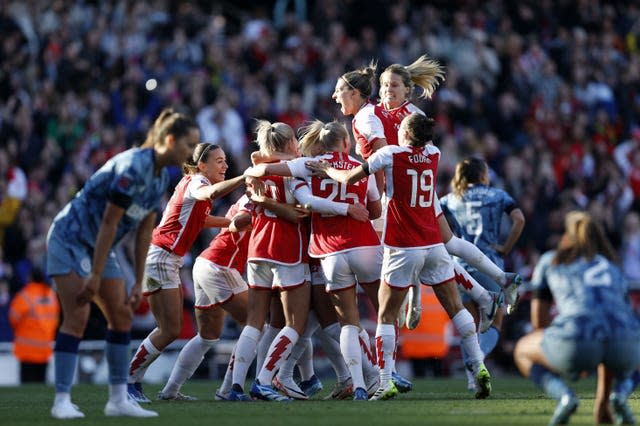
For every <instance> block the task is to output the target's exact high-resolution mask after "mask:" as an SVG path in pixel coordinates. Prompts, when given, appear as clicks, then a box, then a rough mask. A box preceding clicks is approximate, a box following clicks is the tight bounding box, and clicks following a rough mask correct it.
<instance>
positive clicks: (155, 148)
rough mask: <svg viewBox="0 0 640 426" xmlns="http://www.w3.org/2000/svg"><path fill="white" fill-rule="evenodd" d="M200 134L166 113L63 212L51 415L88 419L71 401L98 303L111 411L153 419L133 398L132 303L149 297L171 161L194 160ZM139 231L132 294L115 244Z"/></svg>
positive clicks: (50, 264) (51, 268) (57, 231)
mask: <svg viewBox="0 0 640 426" xmlns="http://www.w3.org/2000/svg"><path fill="white" fill-rule="evenodd" d="M199 137H200V133H199V131H198V127H197V125H196V123H195V122H194V121H193V119H192V118H190V117H188V116H186V115H184V114H180V113H177V112H175V111H173V110H171V109H165V110H163V111H162V112H161V113H160V115H159V116H158V118H157V119H156V120H155V122H154V123H153V126H152V127H151V129H150V130H149V132H148V134H147V139H146V140H145V142H144V144H143V145H142V146H141V147H140V148H132V149H129V150H127V151H125V152H123V153H121V154H118V155H116V156H115V157H113V158H112V159H110V160H109V161H107V163H106V164H105V165H104V166H102V167H101V168H100V169H99V170H98V171H97V172H96V173H94V174H93V176H91V177H90V178H89V180H88V181H87V182H86V183H85V185H84V187H83V188H82V190H81V191H80V192H78V194H77V195H76V196H75V198H74V199H73V200H71V202H69V204H67V205H66V206H65V208H64V209H63V210H62V211H61V212H60V213H58V215H57V216H56V217H55V219H54V221H53V224H52V225H51V228H50V230H49V234H48V236H47V272H48V273H49V275H51V276H52V278H53V281H54V282H55V285H56V291H57V293H58V296H59V297H60V304H61V306H62V312H63V321H62V325H61V326H60V330H59V332H58V336H57V337H56V346H55V352H54V360H55V399H54V402H53V407H52V408H51V416H52V417H54V418H57V419H74V418H83V417H84V413H83V412H82V411H80V409H79V408H78V406H77V405H75V404H73V403H72V402H71V394H70V393H71V385H72V384H73V380H74V377H75V372H76V366H77V363H78V346H79V344H80V340H81V339H82V335H83V334H84V330H85V328H86V326H87V321H88V319H89V311H90V302H91V301H94V302H95V303H96V304H97V305H98V307H99V308H100V310H101V311H102V313H103V314H104V316H105V317H106V319H107V323H108V328H107V334H106V341H107V343H106V347H105V354H106V358H107V361H108V364H109V401H108V402H107V405H106V406H105V408H104V413H105V414H106V415H107V416H132V417H153V416H157V415H158V414H157V413H156V412H155V411H149V410H144V409H142V408H141V407H140V406H139V405H138V404H137V403H136V402H135V401H131V400H129V399H128V398H127V365H128V361H129V342H130V339H131V337H130V332H131V318H132V309H131V308H132V306H133V307H134V308H135V307H137V305H138V304H139V303H140V300H141V295H142V294H141V287H142V281H143V272H144V263H145V259H146V256H147V250H148V248H149V240H150V238H151V231H152V230H153V227H154V225H155V221H156V213H157V212H158V211H159V210H160V200H161V199H162V195H163V193H164V192H165V191H166V190H167V187H168V186H169V171H168V170H167V166H171V165H180V164H182V163H183V162H184V161H186V160H187V158H189V156H190V155H191V154H192V153H193V149H194V148H195V146H196V144H197V143H198V139H199ZM136 228H137V231H136V238H135V244H136V249H135V284H134V286H133V289H131V291H130V292H129V293H128V292H127V289H126V288H125V282H124V274H123V272H122V270H121V268H120V265H119V264H118V261H117V260H116V255H115V253H114V251H113V246H114V245H115V244H117V243H118V241H120V240H121V239H122V237H123V236H124V235H125V234H126V233H128V232H129V231H133V230H134V229H136Z"/></svg>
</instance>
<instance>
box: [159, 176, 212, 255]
mask: <svg viewBox="0 0 640 426" xmlns="http://www.w3.org/2000/svg"><path fill="white" fill-rule="evenodd" d="M206 185H210V183H209V180H208V179H207V178H206V177H204V176H203V175H201V174H195V175H186V176H184V177H183V178H182V179H181V180H180V182H178V185H176V189H175V190H174V191H173V195H172V196H171V198H170V199H169V203H168V204H167V207H166V208H165V209H164V213H163V214H162V220H161V221H160V223H159V224H158V226H156V227H155V229H154V230H153V234H152V237H151V244H153V245H155V246H158V247H161V248H163V249H165V250H167V251H169V252H173V253H175V254H177V255H178V256H184V255H185V253H186V252H187V251H189V250H190V249H191V246H192V245H193V242H194V241H195V240H196V237H197V236H198V234H199V233H200V231H201V230H202V228H203V227H204V221H205V219H206V218H207V216H208V215H209V212H210V211H211V205H212V202H211V200H196V199H195V198H194V197H193V194H194V192H195V191H196V190H197V189H198V188H200V187H203V186H206Z"/></svg>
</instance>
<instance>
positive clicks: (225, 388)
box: [220, 346, 236, 395]
mask: <svg viewBox="0 0 640 426" xmlns="http://www.w3.org/2000/svg"><path fill="white" fill-rule="evenodd" d="M235 360H236V347H235V346H234V347H233V350H232V351H231V356H230V357H229V363H228V364H227V370H226V371H225V372H224V378H223V379H222V384H221V385H220V393H222V394H223V395H224V394H226V393H228V392H229V391H230V390H231V386H232V385H233V380H232V379H233V365H234V363H235Z"/></svg>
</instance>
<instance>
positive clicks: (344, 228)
mask: <svg viewBox="0 0 640 426" xmlns="http://www.w3.org/2000/svg"><path fill="white" fill-rule="evenodd" d="M308 160H309V159H308V158H300V159H296V160H292V161H289V162H288V163H287V164H288V166H289V170H290V171H291V174H292V175H294V176H297V177H301V178H305V179H307V181H309V180H310V182H311V192H312V193H313V195H315V196H318V197H321V198H325V199H328V200H331V201H338V202H343V203H349V204H355V203H360V204H365V205H366V203H367V198H369V197H368V195H371V199H372V200H377V199H379V198H380V195H379V193H378V188H377V187H376V185H375V179H373V178H369V177H367V178H365V179H362V180H361V181H359V182H356V183H355V184H352V185H344V184H342V183H338V182H336V181H335V180H333V179H329V178H324V179H321V178H318V177H316V176H312V175H311V172H310V171H309V170H308V169H307V168H306V167H305V165H304V163H305V162H306V161H308ZM314 160H318V161H327V162H329V163H331V166H332V167H334V168H336V169H339V170H350V169H353V168H355V167H358V166H359V165H360V162H359V161H357V160H356V159H354V158H352V157H350V156H349V155H348V154H345V153H342V152H333V153H329V154H325V155H321V156H318V157H316V158H315V159H314ZM377 245H380V239H379V238H378V235H377V234H376V231H375V230H374V229H373V226H372V225H371V222H370V221H368V220H367V221H364V222H360V221H358V220H355V219H352V218H351V217H349V216H338V215H328V214H321V213H316V212H314V213H312V215H311V242H310V243H309V255H310V256H312V257H324V256H326V255H327V254H331V253H338V252H342V251H347V250H351V249H353V248H358V247H370V246H377Z"/></svg>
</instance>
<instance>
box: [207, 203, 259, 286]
mask: <svg viewBox="0 0 640 426" xmlns="http://www.w3.org/2000/svg"><path fill="white" fill-rule="evenodd" d="M252 211H253V204H252V203H251V201H250V200H249V198H248V197H247V196H246V195H243V196H242V197H240V198H239V199H238V201H236V202H235V204H234V205H232V206H231V207H230V208H229V210H228V211H227V214H226V215H225V217H227V218H229V219H231V220H233V218H234V217H236V216H237V215H239V214H243V213H249V214H251V213H252ZM250 235H251V231H250V230H249V231H242V232H231V231H229V228H223V229H221V230H220V232H219V233H218V235H216V236H215V238H213V240H211V243H209V247H207V248H206V249H205V250H204V251H203V252H202V253H200V256H198V257H202V258H205V259H207V260H209V261H210V262H212V263H215V264H216V265H218V266H224V267H227V268H235V269H237V270H238V272H240V274H243V273H244V268H245V265H246V264H247V251H248V249H249V236H250Z"/></svg>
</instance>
